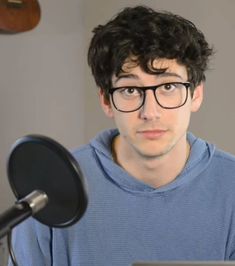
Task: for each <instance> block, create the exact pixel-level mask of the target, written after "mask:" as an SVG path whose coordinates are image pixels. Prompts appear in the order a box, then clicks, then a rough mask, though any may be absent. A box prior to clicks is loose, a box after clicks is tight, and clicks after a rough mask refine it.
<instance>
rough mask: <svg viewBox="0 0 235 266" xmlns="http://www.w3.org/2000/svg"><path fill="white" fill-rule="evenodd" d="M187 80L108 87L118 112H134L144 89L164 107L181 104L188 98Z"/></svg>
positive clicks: (138, 107) (142, 97)
mask: <svg viewBox="0 0 235 266" xmlns="http://www.w3.org/2000/svg"><path fill="white" fill-rule="evenodd" d="M190 87H191V84H190V83H189V82H168V83H164V84H160V85H156V86H148V87H137V86H125V87H118V88H111V89H109V94H110V95H111V99H112V103H113V105H114V107H115V108H116V109H117V110H118V111H120V112H125V113H129V112H134V111H136V110H138V109H140V108H141V107H142V106H143V105H144V103H145V98H146V91H147V90H152V91H153V92H154V96H155V99H156V101H157V103H158V104H159V105H160V106H161V107H162V108H164V109H176V108H179V107H181V106H183V105H184V104H185V103H186V101H187V99H188V89H189V88H190Z"/></svg>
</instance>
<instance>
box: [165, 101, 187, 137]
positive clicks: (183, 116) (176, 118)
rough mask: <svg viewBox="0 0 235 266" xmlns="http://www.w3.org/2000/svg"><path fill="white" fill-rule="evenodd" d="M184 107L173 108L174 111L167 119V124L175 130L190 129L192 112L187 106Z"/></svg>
mask: <svg viewBox="0 0 235 266" xmlns="http://www.w3.org/2000/svg"><path fill="white" fill-rule="evenodd" d="M185 107H186V108H184V109H178V110H177V109H176V110H171V111H172V113H170V114H169V115H168V119H166V121H167V124H168V125H169V127H170V128H171V129H172V130H173V131H177V132H180V133H183V132H184V131H186V130H187V129H188V126H189V121H190V116H191V112H190V110H189V108H188V107H187V106H185Z"/></svg>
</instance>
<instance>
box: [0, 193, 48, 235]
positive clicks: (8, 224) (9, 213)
mask: <svg viewBox="0 0 235 266" xmlns="http://www.w3.org/2000/svg"><path fill="white" fill-rule="evenodd" d="M47 203H48V197H47V195H46V193H44V192H42V191H39V190H35V191H33V192H32V193H30V194H29V195H27V196H26V197H24V198H23V199H20V200H19V201H17V202H16V203H15V205H14V206H13V207H11V208H9V209H7V210H6V211H5V212H4V213H2V214H1V215H0V239H1V238H2V237H3V236H5V235H6V234H8V233H9V232H10V231H11V230H12V228H14V227H15V226H16V225H17V224H19V223H20V222H22V221H24V220H25V219H26V218H28V217H30V216H32V215H33V214H35V213H37V212H38V211H40V210H41V209H42V208H44V207H45V206H46V204H47Z"/></svg>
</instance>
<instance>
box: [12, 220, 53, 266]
mask: <svg viewBox="0 0 235 266" xmlns="http://www.w3.org/2000/svg"><path fill="white" fill-rule="evenodd" d="M12 248H13V251H14V253H15V257H16V260H17V263H18V265H19V266H41V265H45V266H52V256H51V229H50V228H49V227H47V226H45V225H43V224H41V223H39V222H37V221H36V220H34V219H33V218H29V219H27V220H26V221H25V222H23V223H22V224H20V225H18V226H17V227H15V228H14V230H13V234H12ZM12 265H13V264H12V261H11V259H10V258H9V263H8V266H12Z"/></svg>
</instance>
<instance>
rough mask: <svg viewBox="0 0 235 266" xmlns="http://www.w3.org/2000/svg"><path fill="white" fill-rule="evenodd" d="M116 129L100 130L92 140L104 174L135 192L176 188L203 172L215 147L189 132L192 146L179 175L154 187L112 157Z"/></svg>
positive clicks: (188, 136)
mask: <svg viewBox="0 0 235 266" xmlns="http://www.w3.org/2000/svg"><path fill="white" fill-rule="evenodd" d="M118 134H119V132H118V130H117V129H111V130H106V131H104V132H101V133H100V134H99V135H97V137H96V138H95V139H93V140H92V141H91V143H90V145H91V146H92V148H93V149H94V152H95V154H96V156H97V160H98V162H99V163H100V164H101V165H102V168H103V170H104V172H105V176H106V177H107V178H109V179H110V180H111V181H112V182H114V183H115V184H116V185H117V186H119V187H120V188H122V189H124V190H127V191H129V192H132V193H144V194H145V193H150V194H152V193H154V194H155V193H157V194H158V193H160V194H162V193H164V192H167V191H171V190H174V189H176V188H178V187H180V186H182V185H184V184H185V183H187V182H190V181H191V180H192V179H194V178H196V177H197V176H198V175H200V174H201V173H202V172H203V171H204V170H205V169H206V168H207V166H208V164H209V163H210V161H211V159H212V156H213V153H214V151H215V146H214V145H212V144H209V143H207V142H206V141H204V140H202V139H200V138H196V137H195V136H194V135H193V134H192V133H188V134H187V139H188V141H189V144H190V146H191V151H190V156H189V159H188V161H187V163H186V165H185V167H184V169H183V171H182V172H181V174H180V175H178V176H177V178H176V179H175V180H174V181H172V182H171V183H169V184H167V185H165V186H162V187H160V188H153V187H151V186H150V185H148V184H145V183H143V182H141V181H139V180H137V179H136V178H135V177H133V176H131V175H130V174H128V173H127V172H126V171H125V170H124V169H123V168H122V167H120V166H119V165H117V164H116V163H115V162H114V161H113V158H112V153H111V144H112V140H113V138H114V137H115V136H116V135H118Z"/></svg>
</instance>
